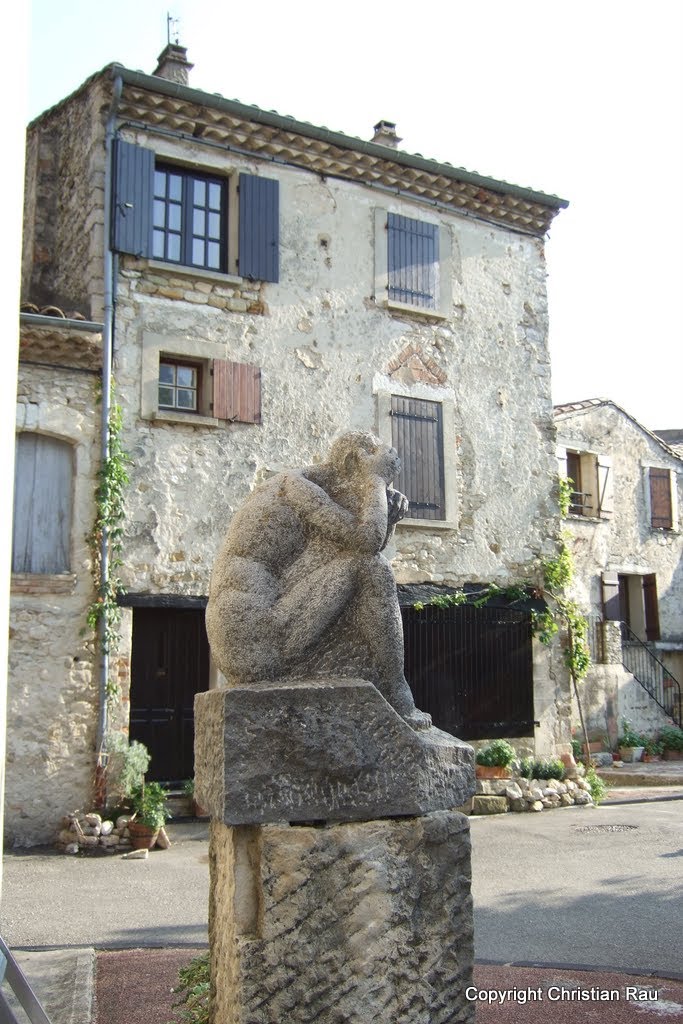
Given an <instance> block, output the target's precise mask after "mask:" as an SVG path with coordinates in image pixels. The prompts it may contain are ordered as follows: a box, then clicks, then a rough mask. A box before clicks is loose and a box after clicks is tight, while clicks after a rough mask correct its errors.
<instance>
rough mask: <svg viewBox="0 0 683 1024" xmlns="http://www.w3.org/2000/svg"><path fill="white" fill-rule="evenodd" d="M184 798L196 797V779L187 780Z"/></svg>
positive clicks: (184, 785) (184, 786)
mask: <svg viewBox="0 0 683 1024" xmlns="http://www.w3.org/2000/svg"><path fill="white" fill-rule="evenodd" d="M183 796H187V797H194V779H186V780H185V782H184V783H183Z"/></svg>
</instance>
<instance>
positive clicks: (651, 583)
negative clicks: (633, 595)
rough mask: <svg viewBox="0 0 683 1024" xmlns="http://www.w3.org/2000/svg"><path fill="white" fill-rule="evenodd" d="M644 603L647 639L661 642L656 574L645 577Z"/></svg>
mask: <svg viewBox="0 0 683 1024" xmlns="http://www.w3.org/2000/svg"><path fill="white" fill-rule="evenodd" d="M667 472H668V470H667ZM643 603H644V605H645V638H646V639H647V640H659V637H660V633H659V602H658V600H657V577H656V575H655V574H654V573H649V574H648V575H647V576H643Z"/></svg>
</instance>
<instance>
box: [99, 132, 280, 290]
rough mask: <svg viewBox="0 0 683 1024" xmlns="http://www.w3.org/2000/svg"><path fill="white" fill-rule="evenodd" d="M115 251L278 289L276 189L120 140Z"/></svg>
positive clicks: (251, 177) (247, 176) (246, 176)
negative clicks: (186, 164) (234, 275)
mask: <svg viewBox="0 0 683 1024" xmlns="http://www.w3.org/2000/svg"><path fill="white" fill-rule="evenodd" d="M228 209H230V213H231V222H230V224H229V223H228ZM111 245H112V248H113V249H114V251H115V252H120V253H130V254H132V255H134V256H138V257H147V258H150V259H156V260H161V261H163V262H167V263H174V264H178V265H181V266H186V267H194V268H196V269H197V270H203V271H213V272H217V273H228V272H232V273H238V274H239V275H240V276H241V277H244V278H247V279H248V280H253V281H278V280H279V182H278V181H276V180H274V179H272V178H262V177H260V176H258V175H252V174H236V173H232V174H227V175H224V176H222V175H220V174H218V173H213V174H212V173H211V172H210V171H208V170H196V169H194V168H192V169H190V168H186V167H181V166H176V165H171V164H168V163H164V162H163V161H161V160H157V158H156V156H155V153H154V152H153V150H151V149H147V148H145V147H144V146H135V145H132V144H131V143H128V142H124V141H123V140H122V139H117V140H116V146H115V150H114V206H113V216H112V238H111Z"/></svg>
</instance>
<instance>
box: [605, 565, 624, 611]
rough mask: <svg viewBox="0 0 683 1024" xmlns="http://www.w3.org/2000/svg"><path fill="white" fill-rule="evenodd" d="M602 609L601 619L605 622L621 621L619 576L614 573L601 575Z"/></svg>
mask: <svg viewBox="0 0 683 1024" xmlns="http://www.w3.org/2000/svg"><path fill="white" fill-rule="evenodd" d="M602 607H603V618H604V619H605V620H606V621H607V622H620V621H621V619H622V614H621V603H620V599H619V576H618V574H617V573H616V572H603V574H602Z"/></svg>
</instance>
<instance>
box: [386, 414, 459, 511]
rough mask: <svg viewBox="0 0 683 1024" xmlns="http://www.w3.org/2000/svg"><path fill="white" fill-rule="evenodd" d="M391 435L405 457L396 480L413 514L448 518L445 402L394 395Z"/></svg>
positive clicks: (398, 450) (399, 452) (400, 453)
mask: <svg viewBox="0 0 683 1024" xmlns="http://www.w3.org/2000/svg"><path fill="white" fill-rule="evenodd" d="M391 436H392V444H393V446H394V448H395V449H396V451H397V452H398V454H399V455H400V457H401V472H400V474H399V477H398V480H397V481H395V483H396V486H397V487H398V489H399V490H400V491H403V493H404V494H405V496H406V497H407V498H408V501H409V502H410V511H409V512H408V515H409V517H410V518H411V519H445V518H446V499H445V487H444V464H443V427H442V409H441V403H440V402H428V401H422V400H420V399H415V398H402V397H401V396H399V395H392V397H391Z"/></svg>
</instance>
